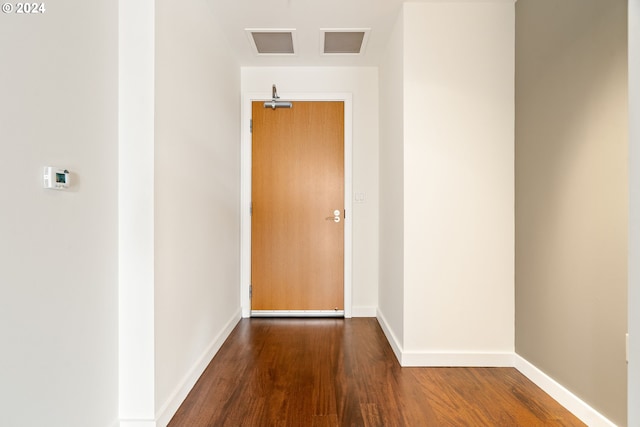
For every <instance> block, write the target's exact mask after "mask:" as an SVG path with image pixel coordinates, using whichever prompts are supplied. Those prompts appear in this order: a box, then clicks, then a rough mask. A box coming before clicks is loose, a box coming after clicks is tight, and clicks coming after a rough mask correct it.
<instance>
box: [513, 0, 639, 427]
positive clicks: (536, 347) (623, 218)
mask: <svg viewBox="0 0 640 427" xmlns="http://www.w3.org/2000/svg"><path fill="white" fill-rule="evenodd" d="M516 10H517V14H516V47H517V50H516V59H517V62H516V76H517V77H516V352H517V353H518V354H519V355H520V356H522V357H523V358H525V359H526V360H527V361H529V362H530V363H532V364H533V365H535V366H536V367H537V368H539V369H540V370H542V371H544V372H545V373H546V374H547V375H549V376H550V377H552V378H553V379H555V380H556V381H558V382H560V383H561V384H562V385H564V386H565V387H566V388H567V389H569V390H570V391H571V392H572V393H573V394H575V395H576V396H578V397H579V398H581V399H582V400H584V401H585V402H586V403H588V404H589V405H590V406H592V407H593V408H594V409H596V410H597V411H598V412H600V413H602V414H603V415H605V416H606V417H607V418H609V419H610V420H611V421H613V422H615V423H616V424H618V425H626V397H625V396H626V375H627V371H626V363H625V333H626V332H627V329H626V328H627V305H626V304H627V206H628V199H627V188H628V184H627V179H628V178H627V132H628V131H627V129H628V128H627V50H626V48H627V32H626V29H627V25H626V24H627V22H626V18H627V14H626V10H627V9H626V0H615V1H614V0H589V1H584V0H566V1H562V2H558V1H555V0H519V1H518V2H517V4H516Z"/></svg>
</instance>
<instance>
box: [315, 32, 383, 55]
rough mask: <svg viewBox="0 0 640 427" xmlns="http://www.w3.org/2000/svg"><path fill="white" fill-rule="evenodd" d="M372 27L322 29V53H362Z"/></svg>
mask: <svg viewBox="0 0 640 427" xmlns="http://www.w3.org/2000/svg"><path fill="white" fill-rule="evenodd" d="M369 31H371V29H370V28H322V29H320V38H321V53H322V54H324V55H362V54H363V53H364V51H365V47H366V45H367V41H368V39H369Z"/></svg>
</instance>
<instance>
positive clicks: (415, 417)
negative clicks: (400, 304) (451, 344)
mask: <svg viewBox="0 0 640 427" xmlns="http://www.w3.org/2000/svg"><path fill="white" fill-rule="evenodd" d="M169 426H170V427H179V426H188V427H201V426H202V427H204V426H233V427H239V426H248V427H263V426H264V427H266V426H278V427H285V426H292V427H307V426H309V427H329V426H331V427H334V426H367V427H368V426H384V427H392V426H412V427H413V426H415V427H419V426H434V427H440V426H493V427H495V426H505V427H506V426H509V427H511V426H527V427H529V426H584V424H583V423H581V422H580V421H579V420H578V419H577V418H575V417H574V416H573V415H572V414H570V413H569V412H568V411H566V410H565V409H564V408H563V407H562V406H560V405H559V404H558V403H557V402H556V401H554V400H553V399H551V398H550V397H549V396H548V395H547V394H545V393H544V392H543V391H542V390H541V389H539V388H538V387H537V386H536V385H534V384H533V383H532V382H531V381H529V380H528V379H527V378H525V377H524V376H523V375H522V374H520V373H519V372H518V371H517V370H515V369H513V368H401V367H400V365H399V364H398V362H397V360H396V358H395V356H394V355H393V352H392V350H391V348H390V347H389V344H388V342H387V341H386V339H385V337H384V335H383V333H382V330H381V329H380V326H379V325H378V323H377V321H376V320H375V319H372V318H368V319H348V320H343V319H245V320H242V321H241V322H240V323H239V324H238V326H237V327H236V329H235V330H234V331H233V333H232V334H231V336H230V337H229V339H228V340H227V342H226V343H225V344H224V346H223V347H222V348H221V349H220V351H219V352H218V354H217V355H216V357H215V358H214V359H213V361H212V362H211V364H210V365H209V367H208V368H207V369H206V371H205V372H204V374H203V375H202V377H201V378H200V380H199V381H198V383H197V384H196V385H195V387H194V388H193V390H192V391H191V393H190V394H189V396H188V397H187V399H186V400H185V402H184V403H183V404H182V406H181V407H180V409H179V410H178V412H177V413H176V415H175V416H174V418H173V419H172V421H171V423H170V424H169Z"/></svg>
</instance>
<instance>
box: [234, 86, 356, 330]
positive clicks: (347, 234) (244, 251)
mask: <svg viewBox="0 0 640 427" xmlns="http://www.w3.org/2000/svg"><path fill="white" fill-rule="evenodd" d="M280 97H281V98H282V99H283V100H287V101H294V102H295V101H342V102H344V207H345V211H346V218H345V219H344V317H345V318H351V316H352V297H351V295H352V285H353V284H352V263H353V222H352V219H353V202H352V196H351V195H352V194H353V103H352V94H351V93H348V92H337V93H281V94H280ZM269 100H271V93H270V92H251V93H246V94H244V95H243V96H242V105H241V115H242V122H241V123H242V130H241V132H240V133H241V144H240V212H241V220H240V305H241V307H242V317H244V318H247V317H251V300H250V298H249V287H250V286H251V213H250V209H251V165H252V160H251V137H252V135H251V131H250V129H251V103H252V102H253V101H269ZM294 108H295V107H294Z"/></svg>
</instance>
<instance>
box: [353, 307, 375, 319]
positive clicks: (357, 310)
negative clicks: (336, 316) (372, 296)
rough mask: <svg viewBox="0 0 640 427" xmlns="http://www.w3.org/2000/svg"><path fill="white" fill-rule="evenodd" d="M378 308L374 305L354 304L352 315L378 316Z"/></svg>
mask: <svg viewBox="0 0 640 427" xmlns="http://www.w3.org/2000/svg"><path fill="white" fill-rule="evenodd" d="M377 311H378V308H377V307H373V306H371V307H370V306H366V305H361V306H353V307H352V308H351V317H376V314H377Z"/></svg>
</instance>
